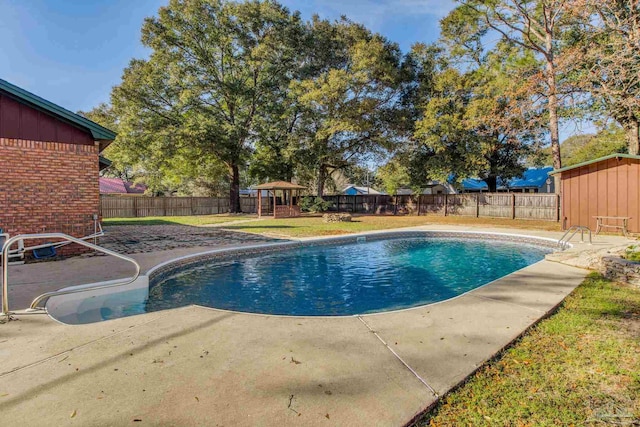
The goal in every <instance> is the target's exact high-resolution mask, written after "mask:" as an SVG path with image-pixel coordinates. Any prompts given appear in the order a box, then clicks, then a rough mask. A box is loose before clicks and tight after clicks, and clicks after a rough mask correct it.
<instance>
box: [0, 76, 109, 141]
mask: <svg viewBox="0 0 640 427" xmlns="http://www.w3.org/2000/svg"><path fill="white" fill-rule="evenodd" d="M0 90H3V91H5V92H7V93H8V94H10V95H13V96H14V97H16V98H18V99H20V100H22V101H24V102H26V103H28V104H31V105H32V106H34V107H36V108H38V109H40V110H44V111H46V112H49V113H51V114H53V115H56V116H59V117H61V118H63V119H66V120H68V121H70V122H71V123H74V124H75V125H77V126H80V127H83V128H85V129H87V130H88V131H89V132H90V133H91V135H92V136H93V139H95V140H96V141H99V140H108V141H113V140H114V139H116V135H117V134H116V133H115V132H113V131H111V130H109V129H107V128H105V127H104V126H101V125H99V124H97V123H96V122H93V121H91V120H89V119H87V118H86V117H82V116H81V115H79V114H76V113H74V112H71V111H69V110H67V109H65V108H62V107H61V106H59V105H56V104H54V103H53V102H50V101H47V100H46V99H43V98H40V97H39V96H37V95H34V94H33V93H31V92H28V91H26V90H24V89H22V88H20V87H18V86H15V85H13V84H11V83H9V82H8V81H6V80H2V79H0ZM107 145H108V144H107Z"/></svg>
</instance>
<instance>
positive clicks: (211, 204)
mask: <svg viewBox="0 0 640 427" xmlns="http://www.w3.org/2000/svg"><path fill="white" fill-rule="evenodd" d="M257 204H258V202H257V198H256V197H241V198H240V207H241V208H242V211H243V212H247V213H256V206H257ZM268 208H269V206H267V207H266V209H268ZM266 209H263V211H265V212H266ZM227 212H229V198H228V197H142V196H108V195H101V196H100V214H101V215H102V217H103V218H134V217H146V216H189V215H215V214H223V213H227Z"/></svg>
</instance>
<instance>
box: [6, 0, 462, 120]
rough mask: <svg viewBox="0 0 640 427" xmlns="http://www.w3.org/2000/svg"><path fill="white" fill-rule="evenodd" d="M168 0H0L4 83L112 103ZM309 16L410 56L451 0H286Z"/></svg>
mask: <svg viewBox="0 0 640 427" xmlns="http://www.w3.org/2000/svg"><path fill="white" fill-rule="evenodd" d="M167 3H168V0H0V40H2V43H0V78H1V79H4V80H7V81H8V82H10V83H13V84H15V85H17V86H20V87H21V88H23V89H26V90H28V91H30V92H32V93H34V94H36V95H38V96H40V97H42V98H45V99H46V100H48V101H51V102H54V103H56V104H58V105H60V106H62V107H64V108H66V109H68V110H71V111H78V110H82V111H87V110H90V109H92V108H93V107H95V106H97V105H98V104H99V103H101V102H108V101H109V94H110V92H111V88H112V87H113V86H114V85H117V84H118V83H119V82H120V78H121V76H122V71H123V69H124V68H125V67H126V66H127V64H128V63H129V61H130V60H131V59H132V58H145V57H146V56H147V55H148V54H149V51H148V49H146V48H145V47H144V46H142V44H141V43H140V28H141V27H142V23H143V22H144V19H145V18H146V17H149V16H154V15H156V14H157V11H158V9H159V8H160V7H161V6H164V5H165V4H167ZM281 3H282V4H284V5H285V6H287V7H288V8H289V9H291V10H299V11H300V12H301V13H302V17H303V18H304V19H309V18H311V16H312V15H313V14H314V13H317V14H318V15H320V17H322V18H328V19H337V18H339V17H340V16H341V15H346V16H347V17H349V18H350V19H351V20H353V21H356V22H360V23H362V24H365V25H366V26H367V27H369V28H370V29H372V30H373V31H376V32H380V33H381V34H383V35H384V36H386V37H387V38H388V39H390V40H392V41H394V42H397V43H398V44H399V45H400V47H401V48H402V49H403V50H404V51H407V50H409V48H410V47H411V45H412V44H413V43H415V42H417V41H421V42H432V41H435V40H436V39H437V38H438V33H439V28H438V25H439V24H438V23H439V20H440V18H442V17H443V16H445V15H446V14H447V12H448V11H449V10H451V9H453V6H454V3H453V1H449V0H284V1H281Z"/></svg>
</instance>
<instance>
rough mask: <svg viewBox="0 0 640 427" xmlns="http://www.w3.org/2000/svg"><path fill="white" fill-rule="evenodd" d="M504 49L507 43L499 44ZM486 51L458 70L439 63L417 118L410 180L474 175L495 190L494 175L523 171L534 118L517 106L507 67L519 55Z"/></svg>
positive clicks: (507, 175)
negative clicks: (487, 53)
mask: <svg viewBox="0 0 640 427" xmlns="http://www.w3.org/2000/svg"><path fill="white" fill-rule="evenodd" d="M503 49H504V50H505V51H508V49H507V47H503ZM510 55H511V56H510V57H509V58H510V59H509V60H507V61H505V59H504V56H503V55H490V56H487V57H486V58H485V59H483V60H482V62H481V63H479V64H478V65H477V66H476V67H474V68H471V69H469V70H468V71H467V72H465V73H463V72H461V71H459V70H458V69H456V68H454V67H452V66H450V65H449V64H446V63H445V62H441V64H442V65H441V66H440V67H439V69H437V70H435V71H434V74H435V77H434V79H433V89H432V92H431V95H430V97H429V98H428V101H427V102H426V103H425V104H424V107H423V110H422V117H421V119H420V120H418V122H417V123H416V129H415V133H414V138H415V139H416V141H417V142H418V143H419V144H418V145H417V147H416V148H415V150H414V152H413V155H412V159H411V164H410V167H409V169H410V174H411V176H412V181H413V182H414V184H418V185H419V184H421V183H424V182H426V181H428V180H431V179H435V180H440V181H447V180H448V179H449V177H450V176H451V175H453V176H454V178H455V179H456V180H458V181H461V180H462V179H464V178H467V177H479V178H480V179H483V180H485V181H486V182H487V185H488V186H489V188H490V190H491V191H495V188H496V185H497V184H496V182H497V177H499V176H500V177H503V178H504V179H509V178H511V177H514V176H518V175H520V174H522V172H523V171H524V166H523V164H522V161H521V159H522V157H523V156H524V155H525V154H526V153H527V152H528V145H527V143H528V142H529V141H531V140H533V139H535V136H536V133H535V132H536V130H537V129H536V127H535V120H529V117H528V116H527V115H523V113H522V112H521V111H520V110H519V109H518V108H517V105H518V104H517V103H518V101H519V95H518V92H517V91H516V90H514V89H513V86H514V85H515V83H514V82H513V80H512V78H511V76H510V74H509V70H511V69H512V68H513V67H515V66H517V65H513V63H514V62H517V61H519V59H520V56H519V55H518V54H517V52H511V54H510Z"/></svg>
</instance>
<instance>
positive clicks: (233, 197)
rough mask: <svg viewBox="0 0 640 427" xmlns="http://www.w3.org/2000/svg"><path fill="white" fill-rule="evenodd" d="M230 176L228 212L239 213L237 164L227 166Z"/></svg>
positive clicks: (238, 174) (238, 173) (240, 210)
mask: <svg viewBox="0 0 640 427" xmlns="http://www.w3.org/2000/svg"><path fill="white" fill-rule="evenodd" d="M229 175H230V176H231V188H230V189H229V212H230V213H241V212H242V209H241V208H240V171H239V169H238V165H237V164H235V163H234V164H232V165H231V166H229Z"/></svg>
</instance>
